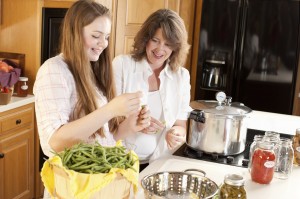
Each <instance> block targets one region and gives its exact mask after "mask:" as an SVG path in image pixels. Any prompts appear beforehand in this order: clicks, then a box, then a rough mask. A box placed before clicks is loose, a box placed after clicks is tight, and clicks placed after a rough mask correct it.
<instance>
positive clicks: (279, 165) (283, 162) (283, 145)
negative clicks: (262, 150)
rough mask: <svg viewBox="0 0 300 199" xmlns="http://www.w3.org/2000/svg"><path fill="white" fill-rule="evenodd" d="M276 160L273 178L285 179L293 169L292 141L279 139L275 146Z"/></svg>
mask: <svg viewBox="0 0 300 199" xmlns="http://www.w3.org/2000/svg"><path fill="white" fill-rule="evenodd" d="M277 146H278V147H277V150H278V151H277V159H276V165H275V177H276V178H279V179H287V178H288V177H289V176H290V174H291V172H292V169H293V158H294V150H293V147H292V140H291V139H288V138H281V139H280V141H279V143H278V145H277Z"/></svg>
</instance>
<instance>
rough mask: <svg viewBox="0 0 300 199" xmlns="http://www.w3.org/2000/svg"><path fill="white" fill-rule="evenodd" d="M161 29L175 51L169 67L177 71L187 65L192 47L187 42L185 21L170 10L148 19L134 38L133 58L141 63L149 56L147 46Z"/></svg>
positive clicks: (159, 12)
mask: <svg viewBox="0 0 300 199" xmlns="http://www.w3.org/2000/svg"><path fill="white" fill-rule="evenodd" d="M159 28H161V29H162V32H163V37H164V38H165V39H166V40H167V41H168V42H169V43H170V47H171V49H172V50H173V52H172V54H171V56H170V57H169V65H170V67H171V69H172V70H173V71H176V70H177V69H178V68H179V67H180V66H183V65H184V64H185V61H186V57H187V54H188V51H189V48H190V45H189V44H188V42H187V40H188V34H187V31H186V28H185V25H184V21H183V20H182V18H181V17H180V16H179V15H178V14H177V13H176V12H174V11H172V10H170V9H159V10H157V11H156V12H154V13H152V14H151V15H150V16H149V17H148V18H147V19H146V21H145V22H144V23H143V25H142V27H141V29H140V30H139V32H138V33H137V34H136V36H135V38H134V43H133V51H132V52H131V53H132V57H133V58H134V59H135V60H136V61H140V60H141V59H143V58H144V57H146V56H147V55H146V45H147V43H148V41H149V40H150V39H152V38H153V36H154V34H155V32H156V31H157V29H159Z"/></svg>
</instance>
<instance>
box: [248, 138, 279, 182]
mask: <svg viewBox="0 0 300 199" xmlns="http://www.w3.org/2000/svg"><path fill="white" fill-rule="evenodd" d="M275 161H276V159H275V152H274V145H273V144H272V143H270V142H264V141H262V142H258V144H257V148H256V149H255V150H254V152H253V155H252V165H251V179H252V181H254V182H257V183H260V184H269V183H270V182H271V181H272V179H273V175H274V169H275Z"/></svg>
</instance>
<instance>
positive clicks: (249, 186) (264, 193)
mask: <svg viewBox="0 0 300 199" xmlns="http://www.w3.org/2000/svg"><path fill="white" fill-rule="evenodd" d="M245 122H246V124H247V128H252V129H257V130H265V131H277V132H279V133H284V134H290V135H295V132H296V128H300V117H299V116H292V115H283V114H276V113H269V112H262V111H253V112H252V113H250V114H249V116H248V117H247V119H246V121H245ZM190 168H193V169H194V168H196V169H201V170H203V171H205V172H206V177H207V178H209V179H211V180H213V181H215V182H216V183H217V184H218V185H221V184H222V183H223V180H224V176H225V175H226V174H228V173H239V174H241V175H243V176H244V178H245V179H246V182H245V189H246V192H247V198H248V199H269V198H270V199H282V198H286V199H298V198H300V195H299V190H297V189H298V187H299V184H300V167H296V166H294V167H293V171H292V174H291V176H290V177H289V178H288V179H287V180H280V179H277V178H273V180H272V182H271V183H270V184H268V185H261V184H258V183H255V182H252V180H251V177H250V174H249V172H248V169H247V168H241V167H236V166H230V165H223V164H217V163H213V162H206V161H203V160H195V159H190V158H184V157H179V156H170V157H168V158H165V159H160V160H156V161H154V162H152V163H151V164H150V165H149V166H148V167H146V168H145V169H144V170H143V171H142V172H141V173H140V175H139V183H140V181H141V180H142V178H143V177H144V176H146V175H149V174H152V173H155V172H161V171H183V170H185V169H190ZM143 198H144V193H143V189H142V188H141V187H140V188H139V192H138V194H137V195H136V199H143Z"/></svg>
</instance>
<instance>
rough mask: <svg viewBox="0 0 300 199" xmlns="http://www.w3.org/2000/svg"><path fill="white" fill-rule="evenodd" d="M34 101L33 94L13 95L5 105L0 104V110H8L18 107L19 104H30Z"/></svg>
mask: <svg viewBox="0 0 300 199" xmlns="http://www.w3.org/2000/svg"><path fill="white" fill-rule="evenodd" d="M33 102H34V96H33V95H27V97H15V96H13V97H12V98H11V101H10V103H8V104H6V105H0V112H4V111H8V110H11V109H14V108H18V107H20V106H24V105H26V104H30V103H33Z"/></svg>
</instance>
